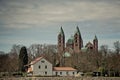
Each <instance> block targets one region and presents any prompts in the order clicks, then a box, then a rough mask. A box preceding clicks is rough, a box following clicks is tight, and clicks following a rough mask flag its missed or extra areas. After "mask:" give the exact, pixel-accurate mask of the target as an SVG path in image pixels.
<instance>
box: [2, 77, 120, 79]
mask: <svg viewBox="0 0 120 80" xmlns="http://www.w3.org/2000/svg"><path fill="white" fill-rule="evenodd" d="M0 80H120V77H11V78H10V77H4V78H0Z"/></svg>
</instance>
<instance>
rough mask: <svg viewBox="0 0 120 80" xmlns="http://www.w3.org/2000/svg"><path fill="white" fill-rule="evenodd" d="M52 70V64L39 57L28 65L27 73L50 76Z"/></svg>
mask: <svg viewBox="0 0 120 80" xmlns="http://www.w3.org/2000/svg"><path fill="white" fill-rule="evenodd" d="M52 68H53V67H52V64H51V63H50V62H49V61H47V60H46V59H44V58H43V57H39V58H37V59H35V60H34V61H32V62H31V63H30V67H29V68H28V72H31V73H32V74H33V75H41V76H52V73H53V70H52Z"/></svg>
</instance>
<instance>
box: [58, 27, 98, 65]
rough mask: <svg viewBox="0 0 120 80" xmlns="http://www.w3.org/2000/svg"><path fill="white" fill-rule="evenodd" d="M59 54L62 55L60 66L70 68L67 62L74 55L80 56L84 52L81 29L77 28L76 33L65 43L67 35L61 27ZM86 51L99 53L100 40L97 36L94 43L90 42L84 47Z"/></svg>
mask: <svg viewBox="0 0 120 80" xmlns="http://www.w3.org/2000/svg"><path fill="white" fill-rule="evenodd" d="M57 39H58V45H57V48H58V54H59V55H60V59H59V61H60V64H61V65H60V66H69V65H67V62H68V61H69V62H70V61H71V57H72V55H74V54H79V53H81V52H82V50H83V48H82V47H83V39H82V36H81V33H80V30H79V27H78V26H77V27H76V31H75V33H74V35H73V36H71V38H69V39H68V40H67V42H65V34H64V30H63V28H62V27H61V29H60V32H59V34H58V38H57ZM84 50H92V51H94V52H98V39H97V36H96V35H95V38H94V39H93V43H91V42H88V43H87V44H86V46H85V47H84Z"/></svg>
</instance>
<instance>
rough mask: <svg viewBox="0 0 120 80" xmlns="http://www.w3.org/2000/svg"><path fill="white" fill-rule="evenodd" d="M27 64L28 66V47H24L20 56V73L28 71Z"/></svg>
mask: <svg viewBox="0 0 120 80" xmlns="http://www.w3.org/2000/svg"><path fill="white" fill-rule="evenodd" d="M26 64H28V54H27V49H26V47H25V46H23V47H22V48H21V50H20V54H19V71H22V72H25V70H26V69H27V67H26V66H25V65H26Z"/></svg>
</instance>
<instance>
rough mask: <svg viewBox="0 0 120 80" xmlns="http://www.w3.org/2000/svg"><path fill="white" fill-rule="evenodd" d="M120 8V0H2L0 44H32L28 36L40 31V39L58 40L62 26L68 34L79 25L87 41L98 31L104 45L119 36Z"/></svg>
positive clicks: (34, 40) (0, 2) (0, 4)
mask: <svg viewBox="0 0 120 80" xmlns="http://www.w3.org/2000/svg"><path fill="white" fill-rule="evenodd" d="M119 9H120V0H34V1H33V0H0V44H3V43H8V44H9V43H10V42H16V43H26V44H30V42H27V41H28V39H31V38H30V37H31V36H28V35H32V36H36V34H38V32H40V33H39V36H41V39H42V40H41V41H45V40H46V42H49V41H50V40H51V41H50V42H56V36H57V31H59V27H60V26H61V25H63V28H64V29H65V33H66V36H67V37H69V36H70V35H71V34H73V33H74V30H75V27H76V26H77V25H78V26H79V27H80V30H81V33H82V34H83V37H84V38H85V39H86V41H87V40H88V39H90V38H91V37H90V36H92V38H93V36H94V35H95V34H98V36H99V37H100V39H101V42H100V43H101V44H102V43H104V42H105V40H103V39H105V38H109V39H108V40H109V41H108V42H111V41H113V40H117V39H120V38H119V37H118V36H120V10H119ZM44 27H45V28H44ZM50 30H51V31H50ZM53 31H54V32H55V33H53ZM22 33H24V34H22ZM41 34H44V37H43V35H41ZM48 34H50V35H49V36H48ZM52 35H54V36H52ZM45 36H46V37H47V38H46V37H45ZM86 36H87V37H86ZM113 36H114V37H113ZM24 37H26V39H24ZM6 38H7V39H8V40H10V41H8V40H5V39H6ZM34 38H38V36H37V37H34ZM53 38H55V39H54V40H53ZM111 38H114V39H111ZM14 39H15V40H14ZM22 39H24V40H22ZM38 39H40V38H38ZM110 39H111V41H110ZM19 40H21V41H19ZM52 40H53V41H52ZM18 41H19V42H18ZM24 41H25V42H24ZM31 41H32V42H39V41H38V40H37V39H33V40H31Z"/></svg>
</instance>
